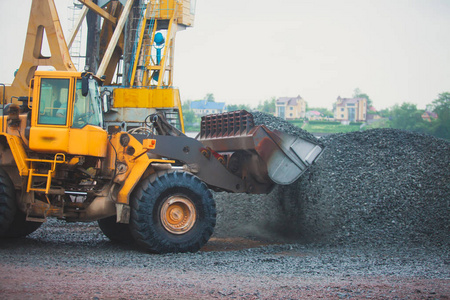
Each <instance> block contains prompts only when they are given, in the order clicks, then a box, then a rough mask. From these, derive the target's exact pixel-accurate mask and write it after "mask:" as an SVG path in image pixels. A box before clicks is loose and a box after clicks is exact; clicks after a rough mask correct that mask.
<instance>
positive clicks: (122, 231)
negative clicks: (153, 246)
mask: <svg viewBox="0 0 450 300" xmlns="http://www.w3.org/2000/svg"><path fill="white" fill-rule="evenodd" d="M116 219H117V217H116V216H112V217H108V218H104V219H100V220H98V221H97V222H98V226H99V227H100V229H101V230H102V232H103V234H104V235H106V237H107V238H108V239H110V240H111V241H112V242H116V243H122V244H128V243H133V242H134V239H133V236H132V235H131V232H130V225H128V224H123V223H117V222H116Z"/></svg>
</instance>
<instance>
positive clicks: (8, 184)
mask: <svg viewBox="0 0 450 300" xmlns="http://www.w3.org/2000/svg"><path fill="white" fill-rule="evenodd" d="M16 211H17V204H16V192H15V190H14V184H13V183H12V181H11V179H10V178H9V176H8V174H7V173H6V172H5V170H3V169H2V168H0V237H4V236H5V234H6V232H7V231H8V229H9V228H10V226H11V224H12V222H13V220H14V216H15V215H16Z"/></svg>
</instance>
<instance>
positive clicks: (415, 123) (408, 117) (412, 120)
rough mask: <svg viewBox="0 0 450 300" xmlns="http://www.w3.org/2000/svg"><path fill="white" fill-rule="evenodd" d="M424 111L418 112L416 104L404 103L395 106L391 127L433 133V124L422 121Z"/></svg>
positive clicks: (392, 109) (391, 115) (392, 110)
mask: <svg viewBox="0 0 450 300" xmlns="http://www.w3.org/2000/svg"><path fill="white" fill-rule="evenodd" d="M422 114H423V111H422V110H418V109H417V107H416V105H415V104H411V103H403V104H402V105H394V106H393V107H392V108H391V110H390V112H389V115H390V119H391V122H390V123H391V127H392V128H396V129H404V130H409V131H417V132H426V133H431V124H429V123H427V122H425V121H424V120H423V119H422Z"/></svg>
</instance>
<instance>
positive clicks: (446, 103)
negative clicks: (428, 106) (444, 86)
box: [433, 92, 450, 140]
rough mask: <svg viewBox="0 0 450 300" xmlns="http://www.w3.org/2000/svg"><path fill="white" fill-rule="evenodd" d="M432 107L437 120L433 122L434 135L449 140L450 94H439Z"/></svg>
mask: <svg viewBox="0 0 450 300" xmlns="http://www.w3.org/2000/svg"><path fill="white" fill-rule="evenodd" d="M433 107H434V109H433V111H434V112H435V113H436V114H437V115H438V119H437V120H435V121H434V123H435V128H434V130H433V133H434V135H435V136H437V137H440V138H444V139H448V140H450V93H449V92H445V93H441V94H439V96H438V98H437V99H436V100H434V101H433Z"/></svg>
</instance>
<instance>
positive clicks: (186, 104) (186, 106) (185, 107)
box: [181, 100, 192, 112]
mask: <svg viewBox="0 0 450 300" xmlns="http://www.w3.org/2000/svg"><path fill="white" fill-rule="evenodd" d="M191 102H192V101H191V100H185V101H183V103H182V104H181V109H182V110H183V112H184V111H188V110H190V109H191Z"/></svg>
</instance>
